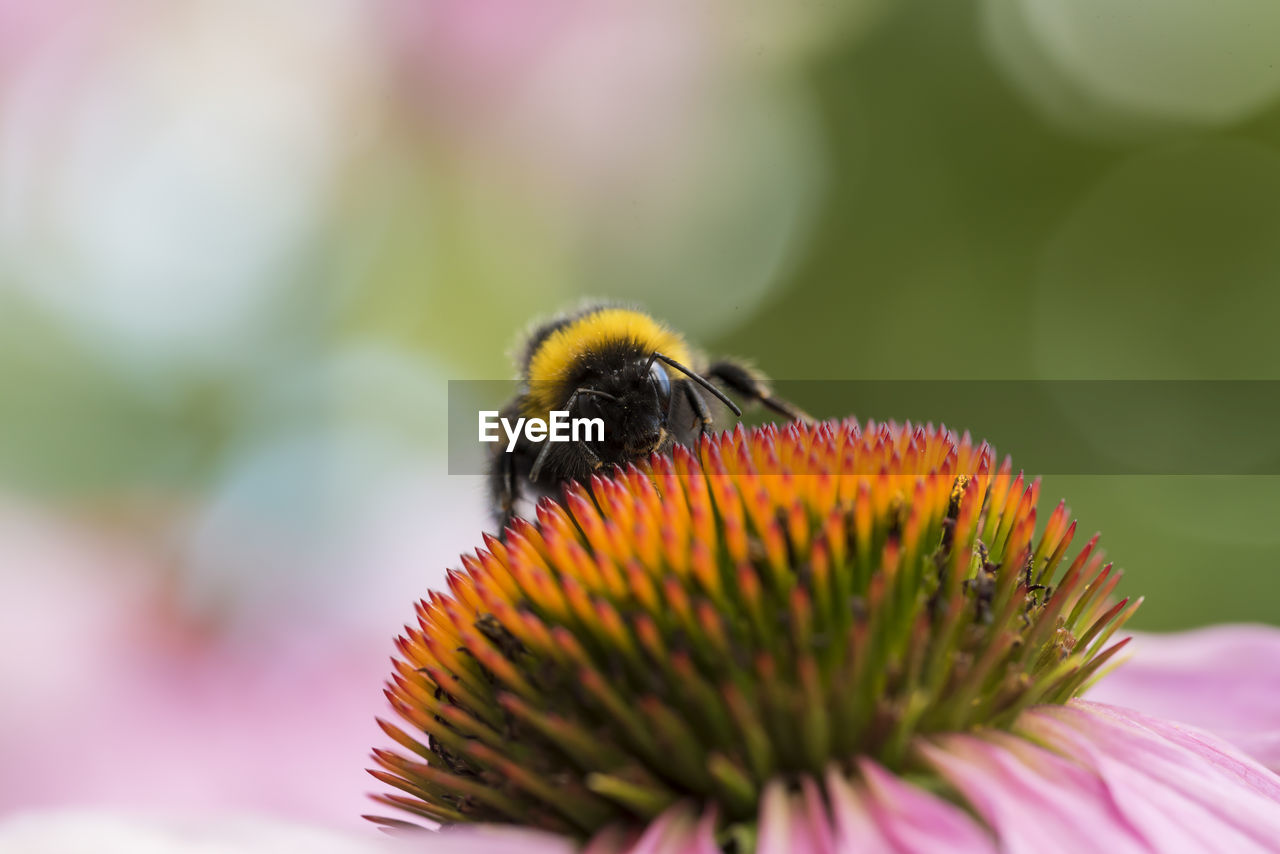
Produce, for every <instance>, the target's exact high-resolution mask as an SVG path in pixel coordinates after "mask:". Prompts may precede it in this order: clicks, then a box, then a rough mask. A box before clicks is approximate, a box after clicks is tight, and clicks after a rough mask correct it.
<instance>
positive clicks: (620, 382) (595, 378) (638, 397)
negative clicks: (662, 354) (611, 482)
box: [570, 356, 672, 463]
mask: <svg viewBox="0 0 1280 854" xmlns="http://www.w3.org/2000/svg"><path fill="white" fill-rule="evenodd" d="M671 394H672V383H671V377H670V376H669V375H668V374H667V370H666V368H665V367H664V365H663V364H662V363H661V362H658V361H656V360H654V359H652V358H650V357H648V356H646V357H643V358H639V359H628V360H626V361H625V362H620V363H614V364H613V365H611V366H609V368H608V369H607V370H599V371H597V372H594V373H593V375H592V376H591V377H589V378H587V381H586V382H584V383H583V385H581V386H579V388H578V389H577V391H576V392H575V393H574V395H573V396H572V401H573V403H572V406H571V407H570V414H571V415H572V416H573V417H576V418H600V419H602V420H603V421H604V442H603V443H597V447H595V448H594V450H595V451H596V453H597V455H598V456H599V457H600V458H601V460H603V461H605V462H613V463H622V462H627V461H630V460H634V459H636V458H638V457H643V456H645V455H647V454H650V453H653V452H654V451H657V450H659V449H661V448H662V447H663V446H664V445H666V444H669V443H670V433H669V432H668V430H667V414H668V412H669V411H670V407H671Z"/></svg>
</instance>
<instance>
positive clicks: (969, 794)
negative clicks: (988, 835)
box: [920, 733, 1150, 854]
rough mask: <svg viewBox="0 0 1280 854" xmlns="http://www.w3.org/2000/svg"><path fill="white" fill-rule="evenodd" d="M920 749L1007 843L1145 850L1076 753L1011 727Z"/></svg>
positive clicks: (1037, 848) (1069, 852)
mask: <svg viewBox="0 0 1280 854" xmlns="http://www.w3.org/2000/svg"><path fill="white" fill-rule="evenodd" d="M920 750H921V752H922V753H923V754H924V756H925V757H926V758H927V759H928V761H929V762H930V763H931V764H932V765H933V766H934V767H935V768H937V769H938V771H939V772H941V773H942V775H943V776H944V777H945V778H947V779H948V780H949V781H950V782H951V783H952V784H953V785H954V786H955V787H956V788H957V789H959V791H960V792H961V794H963V795H964V796H965V798H966V799H967V800H968V801H969V803H970V804H972V805H973V807H974V809H976V810H977V811H978V813H979V815H981V816H982V817H983V819H985V820H986V822H987V823H988V824H989V825H991V827H992V828H993V829H994V830H995V833H996V836H997V837H998V838H999V839H1000V846H1001V850H1002V851H1008V852H1022V851H1026V852H1037V854H1052V852H1062V854H1074V852H1077V851H1089V850H1095V848H1096V846H1097V843H1098V841H1099V839H1100V838H1102V839H1105V840H1106V844H1105V846H1103V850H1106V851H1108V852H1116V854H1121V852H1146V851H1149V850H1150V849H1149V848H1148V845H1147V840H1145V839H1144V838H1143V837H1142V836H1140V835H1139V834H1138V833H1136V832H1135V831H1134V829H1133V828H1132V827H1131V826H1130V825H1129V824H1128V822H1127V821H1126V820H1125V818H1124V816H1123V815H1122V814H1121V813H1120V812H1119V811H1118V810H1117V809H1116V807H1115V805H1114V803H1113V802H1112V800H1111V797H1110V793H1109V792H1108V790H1107V786H1106V784H1105V783H1104V782H1103V781H1102V780H1101V778H1099V777H1098V775H1097V774H1095V773H1094V772H1092V771H1090V770H1087V769H1086V768H1084V767H1082V766H1080V765H1077V764H1075V763H1074V762H1072V761H1071V760H1069V759H1067V758H1065V757H1063V756H1060V755H1058V754H1056V753H1053V752H1051V751H1049V750H1046V749H1045V748H1043V747H1038V746H1036V745H1034V744H1032V743H1031V742H1029V741H1027V740H1026V739H1023V738H1020V737H1018V736H1015V735H1010V734H1008V733H988V734H984V735H983V736H972V735H951V736H942V737H940V738H938V739H936V741H935V742H933V743H922V744H921V745H920Z"/></svg>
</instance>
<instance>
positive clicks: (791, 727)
mask: <svg viewBox="0 0 1280 854" xmlns="http://www.w3.org/2000/svg"><path fill="white" fill-rule="evenodd" d="M995 460H996V458H995V454H994V452H993V451H992V449H991V448H990V447H989V446H987V445H986V444H985V443H982V444H975V443H974V442H973V441H972V440H971V439H970V438H969V436H968V435H967V434H966V435H964V436H962V437H957V436H956V435H955V434H954V433H952V432H950V431H948V430H946V429H945V428H934V427H932V426H931V425H930V426H927V427H912V426H911V425H909V424H908V425H905V426H898V425H894V424H875V423H870V424H867V425H865V427H860V426H859V425H858V424H857V423H855V422H853V421H844V422H840V423H837V422H828V423H825V424H820V425H817V426H812V427H808V426H802V425H789V426H787V427H785V428H780V427H775V426H766V427H763V428H759V429H755V430H751V431H746V430H743V429H742V428H739V429H738V430H737V431H736V432H735V433H733V434H725V435H722V436H720V437H718V438H715V439H708V440H704V442H703V443H702V445H701V447H700V448H698V449H697V457H696V458H695V456H694V455H693V454H692V453H690V452H689V451H687V450H685V449H683V448H677V449H676V451H675V453H674V454H673V455H672V456H671V457H661V456H655V457H654V458H652V459H651V460H650V461H649V462H648V463H647V465H646V466H645V467H644V468H643V469H640V468H635V467H633V468H630V469H629V470H627V471H623V472H617V473H616V474H615V476H614V477H611V478H594V479H593V480H592V482H591V483H590V485H589V487H586V486H575V487H572V488H570V489H568V490H567V491H566V492H565V494H564V499H563V501H562V502H561V503H556V502H552V501H544V502H543V503H542V504H540V505H539V506H538V509H537V521H536V523H531V522H526V521H523V520H517V522H516V523H515V524H514V525H513V526H512V527H511V528H510V529H509V530H508V531H507V535H506V537H505V541H499V540H497V539H495V538H492V537H486V539H485V548H483V549H481V550H479V551H477V552H476V554H475V555H474V556H465V557H463V559H462V563H463V569H462V571H453V572H450V574H449V593H448V594H445V593H435V592H433V593H432V594H431V595H430V597H429V599H428V600H425V601H423V602H421V603H419V606H418V609H417V610H418V613H417V616H418V625H417V627H416V628H407V629H406V633H405V635H404V636H403V637H401V638H400V639H399V640H398V647H399V651H400V657H399V658H397V659H395V660H394V666H395V672H394V673H393V675H392V679H391V682H390V684H389V686H388V691H387V697H388V698H389V700H390V702H391V705H392V707H393V708H394V710H395V712H396V714H397V715H398V716H399V717H400V719H401V723H400V724H399V725H397V724H392V723H389V722H385V721H380V724H381V726H382V728H383V730H384V731H385V732H386V733H387V735H388V736H389V737H390V738H391V739H392V740H393V741H394V742H395V743H396V744H397V745H398V746H399V748H400V750H399V751H392V750H376V751H375V753H374V758H375V761H376V762H377V764H378V765H379V766H380V768H379V769H377V770H374V771H372V772H371V773H373V774H374V776H375V777H377V778H378V779H379V780H381V781H383V782H384V783H386V784H387V785H389V786H392V787H394V788H395V789H396V790H398V791H397V792H396V793H393V794H386V795H380V796H378V797H377V799H378V800H379V801H380V802H382V803H383V804H385V805H388V806H391V807H395V808H396V809H397V810H399V811H402V812H404V813H410V814H413V815H416V816H418V817H421V818H423V819H426V820H427V821H428V823H430V824H440V825H459V824H470V823H498V824H514V825H520V826H522V827H524V828H530V829H538V830H541V831H548V832H550V833H553V834H557V835H558V836H560V837H563V839H564V840H576V841H578V842H584V843H588V844H589V845H590V846H591V850H593V851H600V852H605V851H626V850H636V851H640V850H645V851H659V850H661V851H671V852H678V851H686V850H687V851H715V850H722V849H726V848H727V849H728V850H733V851H737V852H750V851H761V852H775V851H778V852H781V851H799V852H807V851H817V852H826V851H876V850H886V851H897V850H911V851H914V850H926V851H927V850H961V851H980V850H1021V849H1023V848H1026V849H1028V850H1030V849H1034V850H1036V851H1045V850H1064V851H1074V850H1105V851H1124V850H1153V849H1154V850H1183V849H1189V850H1221V851H1241V850H1252V849H1256V850H1276V846H1277V845H1278V844H1280V843H1278V842H1277V840H1280V781H1277V779H1276V777H1275V776H1274V775H1272V774H1271V773H1270V772H1268V771H1266V770H1265V769H1263V768H1262V767H1260V766H1258V765H1256V764H1254V763H1252V762H1251V761H1250V760H1248V759H1247V758H1245V757H1243V756H1241V755H1239V754H1237V753H1235V752H1234V751H1233V750H1232V749H1231V748H1228V747H1226V746H1225V745H1222V744H1219V743H1217V742H1216V741H1213V740H1212V739H1211V738H1210V737H1207V736H1204V735H1203V734H1201V733H1198V732H1195V731H1192V730H1188V729H1185V728H1181V727H1179V726H1177V725H1173V724H1169V723H1166V722H1163V721H1160V720H1157V719H1153V718H1147V717H1144V716H1141V715H1138V714H1136V713H1133V712H1129V711H1126V710H1123V709H1120V708H1117V707H1111V706H1102V705H1098V704H1091V703H1086V702H1083V701H1079V700H1075V699H1073V698H1076V697H1077V696H1078V695H1079V694H1080V693H1081V692H1082V691H1083V690H1084V689H1085V688H1086V687H1087V686H1088V685H1089V684H1090V682H1091V680H1093V679H1095V678H1097V677H1098V676H1099V674H1100V673H1101V672H1102V671H1103V670H1104V669H1105V668H1106V666H1107V665H1108V663H1109V662H1113V661H1114V660H1115V656H1116V653H1117V652H1118V651H1119V650H1121V649H1122V648H1123V647H1124V645H1125V643H1126V640H1115V639H1114V633H1115V632H1116V630H1117V629H1118V628H1119V627H1120V626H1121V625H1122V624H1123V623H1124V621H1125V620H1126V619H1128V617H1129V616H1130V615H1131V614H1132V613H1133V612H1134V610H1135V609H1136V607H1137V605H1138V602H1136V601H1135V602H1130V601H1128V600H1127V599H1119V600H1116V599H1115V597H1114V596H1113V592H1114V588H1115V586H1116V583H1117V581H1118V578H1119V573H1118V572H1116V571H1113V569H1112V567H1111V565H1110V564H1107V563H1105V562H1104V560H1103V556H1102V552H1101V551H1100V550H1099V549H1098V548H1097V546H1096V541H1097V537H1096V536H1095V537H1093V538H1091V539H1088V540H1087V541H1086V542H1084V543H1083V545H1080V544H1078V543H1077V537H1076V524H1075V522H1074V521H1071V520H1070V517H1069V513H1068V510H1067V507H1066V505H1065V504H1059V505H1058V506H1057V508H1056V509H1055V510H1054V511H1053V512H1052V513H1050V514H1049V516H1048V518H1047V519H1046V520H1045V522H1044V524H1043V526H1042V530H1041V531H1040V533H1039V535H1038V536H1037V533H1036V529H1037V518H1036V514H1037V504H1038V499H1039V482H1038V481H1032V482H1028V481H1027V480H1026V479H1025V478H1024V477H1023V476H1022V475H1021V474H1017V475H1015V474H1014V473H1013V471H1012V467H1011V464H1010V462H1009V460H1008V459H1007V458H1006V459H1005V461H1004V462H1003V464H1001V465H999V466H998V467H997V465H996V462H995ZM1073 546H1075V548H1074V549H1073ZM374 820H375V821H379V822H382V823H384V824H389V825H395V826H399V825H402V824H404V822H402V821H400V820H399V819H391V818H375V819H374ZM489 833H490V834H491V832H489ZM451 836H452V835H451ZM493 838H494V837H492V835H488V836H480V837H474V839H472V840H471V841H473V842H474V843H475V846H476V849H475V850H483V849H484V847H485V842H484V840H485V839H488V840H492V839H493ZM468 839H469V837H468V836H466V835H458V836H453V838H452V839H451V840H450V841H451V843H452V845H455V846H456V845H459V844H463V845H465V844H469V843H468ZM534 839H541V840H542V842H543V843H545V844H551V845H553V846H560V845H563V844H567V843H566V842H562V841H559V840H552V841H549V840H548V839H547V838H546V837H530V840H531V844H532V840H534Z"/></svg>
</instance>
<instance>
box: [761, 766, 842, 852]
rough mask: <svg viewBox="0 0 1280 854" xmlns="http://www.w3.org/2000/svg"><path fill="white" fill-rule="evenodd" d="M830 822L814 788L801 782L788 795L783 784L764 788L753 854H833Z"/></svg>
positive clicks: (833, 846) (776, 783) (816, 785)
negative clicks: (798, 789)
mask: <svg viewBox="0 0 1280 854" xmlns="http://www.w3.org/2000/svg"><path fill="white" fill-rule="evenodd" d="M835 851H836V847H835V840H834V838H833V836H832V833H831V819H830V817H829V816H828V815H827V808H826V805H825V804H824V803H823V800H822V792H821V791H819V789H818V784H817V783H816V782H815V781H814V780H813V779H811V778H805V779H804V780H802V781H801V788H800V791H799V792H788V791H787V786H786V784H785V783H781V782H779V781H776V780H775V781H774V782H772V783H770V784H769V785H768V786H766V787H765V790H764V797H763V799H762V800H761V804H760V830H759V835H758V837H757V843H756V854H793V853H794V854H835Z"/></svg>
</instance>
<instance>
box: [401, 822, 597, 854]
mask: <svg viewBox="0 0 1280 854" xmlns="http://www.w3.org/2000/svg"><path fill="white" fill-rule="evenodd" d="M406 841H408V842H411V843H413V844H411V845H408V846H406V847H405V848H404V849H403V850H404V851H405V852H406V854H407V852H408V851H411V850H413V851H423V852H430V854H575V852H577V851H578V844H577V843H576V842H574V841H573V840H571V839H568V838H566V837H563V836H556V835H555V834H552V833H546V832H545V831H541V830H530V829H528V828H524V827H515V826H508V825H497V824H472V825H465V826H464V825H458V826H455V827H447V828H445V829H443V830H435V831H424V832H422V833H415V834H410V835H407V836H406Z"/></svg>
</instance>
